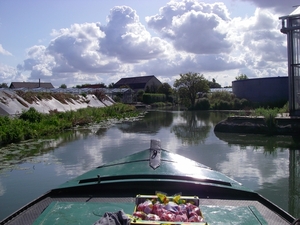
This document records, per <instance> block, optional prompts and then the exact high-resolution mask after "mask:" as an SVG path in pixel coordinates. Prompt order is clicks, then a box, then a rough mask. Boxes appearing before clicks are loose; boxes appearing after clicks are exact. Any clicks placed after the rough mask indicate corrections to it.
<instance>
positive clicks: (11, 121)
mask: <svg viewBox="0 0 300 225" xmlns="http://www.w3.org/2000/svg"><path fill="white" fill-rule="evenodd" d="M139 115H140V112H138V111H137V110H136V109H135V107H134V106H131V105H125V104H121V103H117V104H114V105H111V106H107V107H103V108H94V107H89V108H85V109H79V110H77V111H67V112H57V111H54V112H51V113H50V114H43V113H40V112H38V111H36V110H35V109H34V108H30V109H29V110H28V111H26V112H25V111H24V112H22V114H21V115H20V116H19V117H18V118H10V117H8V116H4V117H2V116H0V127H1V129H0V147H1V146H5V145H7V144H10V143H17V142H20V141H24V140H29V139H38V138H42V137H43V138H45V137H49V136H51V135H53V134H57V133H60V132H63V131H65V130H68V129H73V128H76V127H79V126H84V125H89V124H94V123H100V122H103V121H106V120H108V119H118V120H121V119H125V118H128V117H137V116H139Z"/></svg>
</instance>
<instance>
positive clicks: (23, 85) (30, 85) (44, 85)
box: [9, 82, 54, 89]
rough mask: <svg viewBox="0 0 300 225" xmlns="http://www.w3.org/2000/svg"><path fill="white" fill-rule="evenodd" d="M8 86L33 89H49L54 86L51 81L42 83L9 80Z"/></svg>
mask: <svg viewBox="0 0 300 225" xmlns="http://www.w3.org/2000/svg"><path fill="white" fill-rule="evenodd" d="M9 88H11V89H16V88H26V89H34V88H45V89H51V88H54V87H53V85H52V84H51V83H42V82H11V84H10V86H9Z"/></svg>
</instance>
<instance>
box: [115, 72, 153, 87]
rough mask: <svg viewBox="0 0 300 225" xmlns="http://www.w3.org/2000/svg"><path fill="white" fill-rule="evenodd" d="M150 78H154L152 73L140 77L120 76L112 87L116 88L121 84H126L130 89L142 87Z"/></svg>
mask: <svg viewBox="0 0 300 225" xmlns="http://www.w3.org/2000/svg"><path fill="white" fill-rule="evenodd" d="M152 78H156V77H155V76H154V75H150V76H141V77H127V78H121V79H120V80H119V81H118V82H117V83H115V85H114V87H116V88H118V87H121V86H123V85H124V86H125V85H128V86H130V88H132V89H144V88H145V85H146V84H147V82H148V81H149V80H151V79H152Z"/></svg>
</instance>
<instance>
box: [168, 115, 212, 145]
mask: <svg viewBox="0 0 300 225" xmlns="http://www.w3.org/2000/svg"><path fill="white" fill-rule="evenodd" d="M209 122H210V121H209V112H203V113H197V112H194V111H193V112H182V113H181V114H180V118H178V122H177V123H176V124H174V125H173V126H172V128H171V132H173V133H174V134H175V135H176V137H177V138H178V139H180V140H182V143H183V144H188V145H198V144H200V143H204V141H205V140H206V138H207V137H208V134H209V131H210V130H211V125H210V123H209Z"/></svg>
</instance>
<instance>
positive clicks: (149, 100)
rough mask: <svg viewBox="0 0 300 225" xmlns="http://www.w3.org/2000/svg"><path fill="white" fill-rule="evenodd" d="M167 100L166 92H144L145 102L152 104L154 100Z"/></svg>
mask: <svg viewBox="0 0 300 225" xmlns="http://www.w3.org/2000/svg"><path fill="white" fill-rule="evenodd" d="M164 101H166V95H165V94H153V93H144V94H143V103H145V104H152V103H154V102H164Z"/></svg>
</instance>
